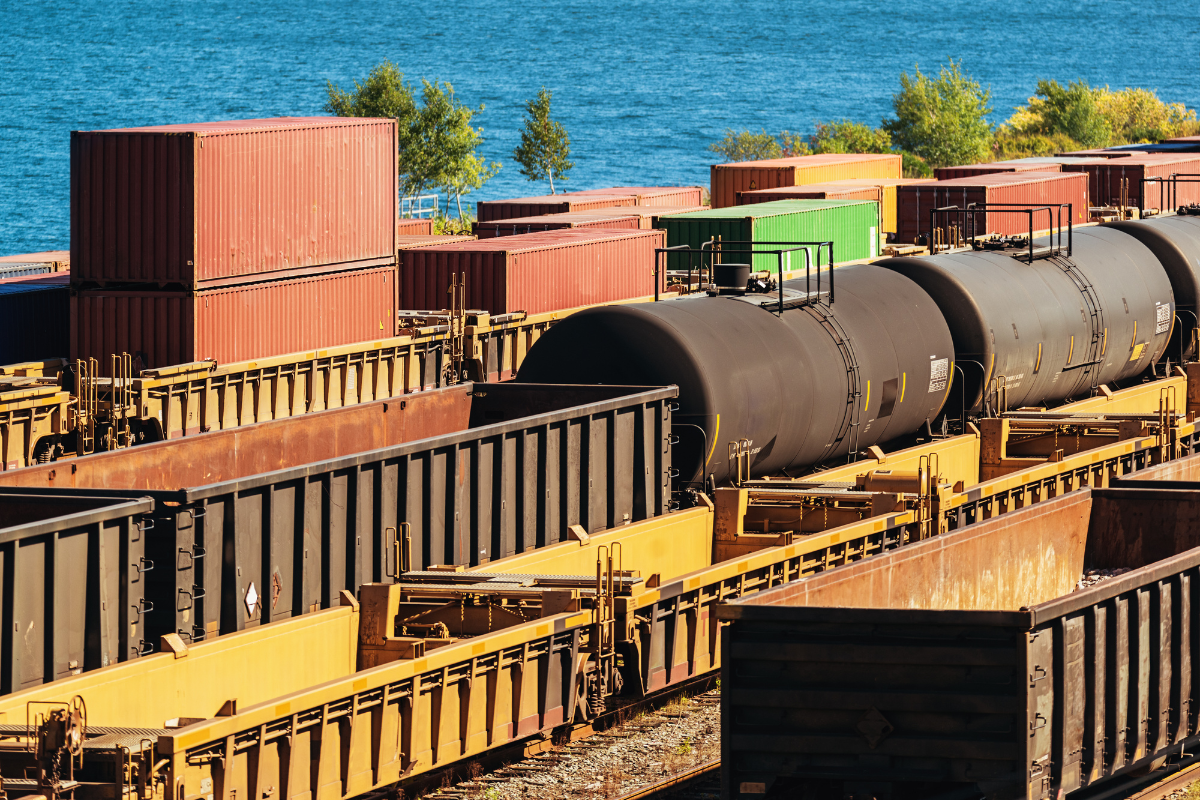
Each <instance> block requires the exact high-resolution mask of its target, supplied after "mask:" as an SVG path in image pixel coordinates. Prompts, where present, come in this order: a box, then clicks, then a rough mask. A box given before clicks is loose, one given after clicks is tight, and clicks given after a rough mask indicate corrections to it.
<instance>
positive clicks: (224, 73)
mask: <svg viewBox="0 0 1200 800" xmlns="http://www.w3.org/2000/svg"><path fill="white" fill-rule="evenodd" d="M950 56H952V57H954V58H956V59H957V58H961V59H962V60H963V62H964V68H965V69H966V70H967V71H968V72H970V73H971V74H973V75H974V76H975V77H976V78H978V79H979V80H980V81H981V82H983V83H984V84H990V85H991V88H992V92H993V105H994V108H995V112H994V114H993V118H994V120H995V121H1000V120H1002V119H1004V118H1005V117H1007V115H1008V114H1009V113H1010V112H1011V110H1012V107H1013V106H1014V105H1017V104H1019V103H1023V102H1024V101H1025V99H1026V98H1027V97H1028V96H1029V95H1030V94H1031V93H1032V90H1033V87H1034V84H1035V83H1036V80H1037V79H1038V78H1039V77H1052V78H1057V79H1059V80H1061V81H1066V80H1069V79H1075V78H1083V79H1085V80H1087V81H1089V82H1090V83H1093V84H1109V85H1111V86H1113V87H1123V86H1144V87H1147V88H1153V89H1155V90H1157V91H1158V92H1159V94H1160V96H1162V97H1163V98H1164V99H1167V100H1171V101H1177V102H1183V103H1186V104H1187V105H1189V106H1197V105H1200V80H1197V76H1200V14H1197V2H1196V0H1154V1H1153V2H1138V3H1134V2H1115V0H1107V1H1106V0H1090V1H1089V2H1086V3H1084V2H1073V1H1072V0H1036V2H1035V1H1034V0H1003V1H1002V2H994V1H992V0H977V1H976V2H970V3H966V2H953V1H950V2H946V1H945V0H943V2H931V3H912V2H893V3H876V2H866V1H865V0H809V2H804V3H801V2H780V0H774V1H773V2H763V1H762V0H709V1H708V2H697V1H694V0H657V1H656V2H650V1H649V0H628V1H627V2H623V3H615V2H609V3H597V2H585V1H584V0H546V1H545V2H541V3H503V2H482V1H480V0H462V1H461V2H455V3H443V2H435V1H434V0H428V1H427V2H423V3H415V2H391V3H389V2H380V1H379V0H362V1H360V2H354V3H349V2H331V1H330V0H286V1H284V0H259V2H245V1H243V2H235V0H212V1H211V2H201V1H200V0H191V1H190V2H184V1H181V0H109V2H103V3H79V2H69V1H68V0H4V2H0V254H3V253H19V252H28V251H34V250H46V249H58V248H66V247H67V246H68V243H69V241H70V231H69V177H68V163H69V138H70V137H69V133H70V131H71V130H79V129H96V128H113V127H121V126H128V125H155V124H162V123H171V122H192V121H200V120H211V119H231V118H239V117H268V116H276V115H309V114H318V113H321V107H322V105H323V103H324V100H325V80H326V79H331V80H333V81H334V82H336V83H340V84H343V85H347V84H349V83H350V82H351V81H352V80H354V79H355V78H361V77H363V76H365V75H366V73H367V72H368V71H369V69H370V68H371V66H373V65H374V64H376V63H378V62H379V61H381V60H383V59H384V58H390V59H392V60H393V61H395V62H396V63H397V64H399V65H400V66H401V68H402V69H403V70H404V71H405V72H406V73H407V74H408V76H410V77H411V78H412V79H414V81H415V80H416V79H418V78H420V77H421V76H425V77H428V78H438V79H441V80H448V81H450V82H452V83H453V84H454V86H455V88H456V90H457V91H458V93H459V95H460V97H461V98H462V99H463V100H465V101H467V102H470V103H472V104H479V103H483V104H485V105H486V106H487V109H486V111H484V113H483V114H482V115H480V116H479V117H478V118H477V121H478V123H479V124H480V125H482V126H483V127H484V129H485V136H486V143H485V145H484V147H483V154H484V155H485V156H487V157H488V158H490V159H492V160H496V161H500V162H502V163H503V164H504V167H503V169H502V170H501V172H500V174H499V176H497V177H496V178H495V179H494V180H492V181H491V182H490V183H488V184H487V185H486V186H485V187H484V189H483V190H482V191H481V192H479V193H478V195H477V198H480V199H489V198H501V197H512V196H521V195H530V194H539V193H542V192H544V191H546V189H547V187H546V185H545V184H531V183H529V182H527V181H526V180H525V179H523V178H522V177H521V175H520V173H519V172H518V170H517V168H516V165H515V164H514V163H513V162H512V159H511V153H512V149H513V147H514V146H515V145H516V142H517V140H518V135H519V134H518V131H519V128H520V121H521V117H522V113H523V102H524V100H525V99H527V98H529V97H530V96H532V95H534V94H535V93H536V92H537V89H538V87H540V86H542V85H545V86H546V87H548V88H549V89H551V90H552V91H553V92H554V109H555V113H556V115H557V116H558V117H559V119H561V121H562V122H563V123H565V125H566V126H567V128H568V130H569V131H570V133H571V136H572V143H573V147H572V150H573V154H574V159H575V162H576V167H575V170H574V172H573V173H572V174H571V180H570V182H569V183H568V184H567V188H594V187H598V186H607V185H619V184H626V185H655V184H694V183H700V184H707V182H708V165H709V164H710V163H712V162H713V161H714V160H715V158H714V157H713V156H712V154H710V153H709V152H707V151H706V150H705V145H707V144H708V143H709V142H710V141H713V140H714V139H717V138H720V135H721V132H722V130H723V129H725V128H727V127H738V128H741V127H749V128H753V129H756V130H757V129H758V128H761V127H765V128H766V129H767V130H768V131H771V132H778V131H779V130H781V129H785V128H786V129H789V130H792V131H804V132H807V131H810V130H811V129H812V126H813V123H814V122H815V121H817V120H824V119H835V118H842V117H849V118H853V119H860V120H864V121H870V122H872V123H878V121H879V120H880V118H882V117H883V116H884V115H886V114H887V113H888V112H889V111H890V100H891V96H892V93H893V92H894V91H895V90H896V88H897V86H898V81H897V76H898V75H899V73H900V71H901V70H903V69H911V68H912V66H913V64H914V63H920V64H921V66H922V67H923V68H926V69H929V68H935V67H936V65H937V64H938V63H940V62H943V61H944V60H945V59H946V58H947V57H950Z"/></svg>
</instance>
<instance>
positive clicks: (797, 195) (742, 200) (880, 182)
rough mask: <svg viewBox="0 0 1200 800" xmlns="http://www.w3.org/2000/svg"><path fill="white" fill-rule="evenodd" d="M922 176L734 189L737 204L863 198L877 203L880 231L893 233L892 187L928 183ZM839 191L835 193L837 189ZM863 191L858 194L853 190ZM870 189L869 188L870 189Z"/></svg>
mask: <svg viewBox="0 0 1200 800" xmlns="http://www.w3.org/2000/svg"><path fill="white" fill-rule="evenodd" d="M932 182H933V181H931V180H929V179H926V178H854V179H850V180H842V181H827V182H825V183H810V184H804V185H803V186H790V187H782V188H779V189H757V190H754V191H749V192H738V205H748V204H750V203H769V202H773V201H775V200H789V199H797V200H799V199H806V198H826V197H828V198H835V199H843V200H844V199H866V200H875V201H876V202H878V203H879V216H880V219H879V224H880V230H882V231H883V232H884V233H895V232H896V230H897V227H896V187H897V186H906V185H908V184H910V183H932ZM839 189H840V190H842V191H841V192H838V191H837V190H839ZM856 189H861V190H865V192H864V193H858V192H855V191H854V190H856ZM872 190H873V191H872Z"/></svg>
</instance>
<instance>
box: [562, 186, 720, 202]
mask: <svg viewBox="0 0 1200 800" xmlns="http://www.w3.org/2000/svg"><path fill="white" fill-rule="evenodd" d="M585 194H605V195H623V194H631V195H633V196H634V197H636V198H637V205H639V206H699V205H701V204H702V203H703V202H704V189H703V188H702V187H700V186H612V187H610V188H608V189H585V190H583V191H580V192H567V196H568V197H577V196H579V195H585Z"/></svg>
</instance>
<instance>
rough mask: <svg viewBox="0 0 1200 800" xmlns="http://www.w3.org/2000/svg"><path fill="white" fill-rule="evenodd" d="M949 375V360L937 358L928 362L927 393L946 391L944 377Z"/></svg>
mask: <svg viewBox="0 0 1200 800" xmlns="http://www.w3.org/2000/svg"><path fill="white" fill-rule="evenodd" d="M949 374H950V359H948V358H937V359H934V360H933V361H930V362H929V391H931V392H944V391H946V376H947V375H949Z"/></svg>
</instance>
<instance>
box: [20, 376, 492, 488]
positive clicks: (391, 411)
mask: <svg viewBox="0 0 1200 800" xmlns="http://www.w3.org/2000/svg"><path fill="white" fill-rule="evenodd" d="M469 392H470V388H469V386H466V387H452V388H449V389H442V390H438V391H432V392H419V393H416V394H409V395H405V396H404V397H403V398H391V399H388V400H377V401H375V402H373V403H363V404H360V405H354V406H347V407H345V408H339V409H334V410H331V411H322V412H318V413H315V414H306V415H304V416H299V417H290V418H288V419H282V420H275V421H273V422H264V423H259V424H257V425H248V426H246V427H243V428H232V429H230V430H225V431H218V432H215V433H209V434H204V435H202V436H188V437H185V438H183V439H176V440H173V441H169V442H156V443H154V444H147V445H139V446H138V447H134V448H130V449H127V450H116V451H113V452H109V453H97V454H95V455H91V456H84V457H83V458H77V459H71V460H69V461H59V462H55V463H52V464H45V465H38V466H33V467H26V468H25V469H18V470H10V471H8V472H0V486H31V487H60V488H61V487H78V488H93V489H177V488H180V489H181V488H185V487H195V486H205V485H207V484H211V483H220V482H222V481H228V480H235V479H237V478H243V477H246V476H249V475H259V474H262V473H264V472H273V471H275V470H280V469H287V468H289V467H295V466H300V465H303V464H310V463H313V462H316V461H323V460H326V459H330V458H338V457H341V456H346V455H351V454H353V453H361V452H364V451H367V450H375V449H378V448H382V447H388V446H391V445H396V444H403V443H405V442H412V441H417V440H418V439H425V438H428V437H431V436H438V435H441V434H445V433H454V432H457V431H461V430H466V429H467V427H468V424H469V420H470V412H471V396H470V393H469Z"/></svg>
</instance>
